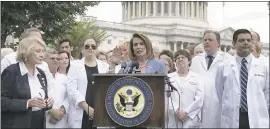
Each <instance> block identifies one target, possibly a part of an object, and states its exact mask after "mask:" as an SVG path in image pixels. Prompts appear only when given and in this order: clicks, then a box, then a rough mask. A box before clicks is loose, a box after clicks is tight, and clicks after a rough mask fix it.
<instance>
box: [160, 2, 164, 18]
mask: <svg viewBox="0 0 270 129" xmlns="http://www.w3.org/2000/svg"><path fill="white" fill-rule="evenodd" d="M161 16H164V2H161Z"/></svg>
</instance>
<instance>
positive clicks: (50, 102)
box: [45, 97, 54, 108]
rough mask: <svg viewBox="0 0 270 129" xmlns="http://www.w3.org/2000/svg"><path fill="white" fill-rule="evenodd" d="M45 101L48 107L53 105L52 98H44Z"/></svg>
mask: <svg viewBox="0 0 270 129" xmlns="http://www.w3.org/2000/svg"><path fill="white" fill-rule="evenodd" d="M45 102H46V103H47V107H48V108H50V107H52V106H53V103H54V100H53V98H51V97H49V98H48V99H46V100H45Z"/></svg>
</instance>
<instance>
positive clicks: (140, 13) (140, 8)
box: [138, 1, 142, 17]
mask: <svg viewBox="0 0 270 129" xmlns="http://www.w3.org/2000/svg"><path fill="white" fill-rule="evenodd" d="M141 3H142V2H141V1H140V2H139V10H138V12H139V16H138V17H142V11H141V10H142V6H141Z"/></svg>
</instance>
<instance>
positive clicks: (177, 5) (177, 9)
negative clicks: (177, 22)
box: [174, 1, 180, 16]
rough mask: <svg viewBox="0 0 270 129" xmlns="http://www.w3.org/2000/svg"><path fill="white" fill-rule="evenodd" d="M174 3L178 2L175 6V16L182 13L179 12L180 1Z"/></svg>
mask: <svg viewBox="0 0 270 129" xmlns="http://www.w3.org/2000/svg"><path fill="white" fill-rule="evenodd" d="M174 4H176V8H175V16H179V15H180V14H179V9H180V8H179V1H177V2H174Z"/></svg>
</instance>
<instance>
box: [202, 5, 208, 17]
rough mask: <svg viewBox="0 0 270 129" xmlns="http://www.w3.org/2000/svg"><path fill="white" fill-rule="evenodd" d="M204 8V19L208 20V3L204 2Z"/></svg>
mask: <svg viewBox="0 0 270 129" xmlns="http://www.w3.org/2000/svg"><path fill="white" fill-rule="evenodd" d="M203 6H204V10H203V19H204V20H206V21H207V5H206V3H203Z"/></svg>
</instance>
